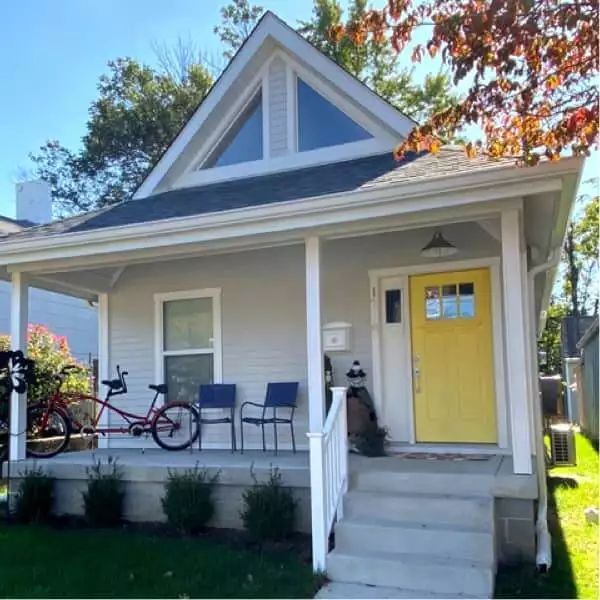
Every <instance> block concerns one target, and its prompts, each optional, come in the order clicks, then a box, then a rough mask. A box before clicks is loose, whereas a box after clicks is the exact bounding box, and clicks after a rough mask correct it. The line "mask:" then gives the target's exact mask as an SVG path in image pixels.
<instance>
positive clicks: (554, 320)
mask: <svg viewBox="0 0 600 600" xmlns="http://www.w3.org/2000/svg"><path fill="white" fill-rule="evenodd" d="M588 183H595V182H588ZM599 210H600V198H599V197H598V196H593V197H592V196H589V195H583V196H580V197H579V198H578V200H577V203H576V205H575V213H574V216H573V218H572V219H571V220H570V221H569V224H568V226H567V234H566V236H565V241H564V244H563V248H562V257H561V264H560V267H559V278H558V281H557V285H556V289H555V293H554V294H553V296H552V299H551V301H550V306H549V308H548V316H547V319H546V327H545V329H544V331H543V333H542V335H541V337H540V340H539V342H538V349H539V350H540V351H542V352H545V353H546V365H542V366H541V370H542V372H544V373H549V374H551V373H561V372H562V362H561V344H560V328H561V323H562V320H563V318H564V317H566V316H582V317H583V316H588V315H597V314H598V298H599V296H598V293H599V290H598V249H599V248H598V232H599V230H600V221H599Z"/></svg>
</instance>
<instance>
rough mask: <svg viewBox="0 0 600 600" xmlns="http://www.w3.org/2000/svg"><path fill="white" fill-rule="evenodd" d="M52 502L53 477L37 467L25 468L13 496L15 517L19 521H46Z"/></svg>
mask: <svg viewBox="0 0 600 600" xmlns="http://www.w3.org/2000/svg"><path fill="white" fill-rule="evenodd" d="M53 502H54V478H53V477H51V476H50V475H48V474H47V473H44V471H43V470H42V469H41V468H39V467H34V468H33V469H27V470H25V472H24V473H23V474H22V478H21V481H20V483H19V489H18V491H17V495H16V498H15V505H14V516H15V519H16V520H17V521H19V522H20V523H43V522H45V521H48V520H49V518H50V515H51V513H52V504H53Z"/></svg>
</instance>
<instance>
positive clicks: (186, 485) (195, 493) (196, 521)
mask: <svg viewBox="0 0 600 600" xmlns="http://www.w3.org/2000/svg"><path fill="white" fill-rule="evenodd" d="M220 474H221V473H220V471H219V472H217V473H215V474H214V475H213V476H212V477H210V476H209V474H208V471H206V470H205V469H202V470H200V469H199V468H198V464H196V466H195V467H194V468H193V469H186V470H185V471H184V472H183V473H173V472H171V470H169V477H168V479H167V483H166V484H165V491H166V493H165V497H164V498H163V499H162V508H163V512H164V513H165V515H166V517H167V521H168V522H169V525H171V526H172V527H174V528H175V529H177V530H178V531H180V532H181V533H185V534H194V533H199V532H200V531H202V529H204V527H206V524H207V523H208V522H209V521H210V519H211V518H212V516H213V514H214V512H215V503H214V500H213V491H214V487H215V484H216V483H217V481H218V480H219V476H220Z"/></svg>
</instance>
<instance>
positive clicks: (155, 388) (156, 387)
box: [148, 383, 167, 395]
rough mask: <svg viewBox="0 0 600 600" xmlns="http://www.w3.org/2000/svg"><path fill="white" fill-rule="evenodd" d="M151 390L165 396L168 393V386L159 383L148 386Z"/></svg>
mask: <svg viewBox="0 0 600 600" xmlns="http://www.w3.org/2000/svg"><path fill="white" fill-rule="evenodd" d="M148 389H149V390H152V391H153V392H156V393H157V394H165V395H166V393H167V384H166V383H159V384H158V385H153V384H150V385H149V386H148Z"/></svg>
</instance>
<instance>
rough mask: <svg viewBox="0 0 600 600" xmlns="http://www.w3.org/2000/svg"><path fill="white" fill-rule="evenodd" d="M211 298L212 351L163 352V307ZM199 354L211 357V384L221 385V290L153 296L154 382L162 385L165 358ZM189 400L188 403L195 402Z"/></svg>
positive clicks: (213, 289)
mask: <svg viewBox="0 0 600 600" xmlns="http://www.w3.org/2000/svg"><path fill="white" fill-rule="evenodd" d="M198 298H212V301H213V344H212V350H209V349H200V350H193V349H192V350H164V349H163V348H164V336H163V331H164V327H163V325H164V323H163V314H164V310H163V306H164V303H165V302H170V301H173V300H195V299H198ZM199 354H212V355H213V383H223V345H222V327H221V289H220V288H206V289H202V290H187V291H184V292H169V293H165V294H154V375H155V381H156V382H158V383H164V380H165V364H164V357H165V356H190V355H199ZM195 400H196V399H195V398H191V399H190V401H192V402H193V401H195Z"/></svg>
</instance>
